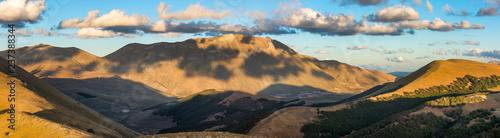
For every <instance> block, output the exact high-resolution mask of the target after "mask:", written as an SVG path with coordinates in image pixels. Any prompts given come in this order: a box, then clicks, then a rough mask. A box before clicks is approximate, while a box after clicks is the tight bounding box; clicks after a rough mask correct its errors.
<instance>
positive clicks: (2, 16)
mask: <svg viewBox="0 0 500 138" xmlns="http://www.w3.org/2000/svg"><path fill="white" fill-rule="evenodd" d="M46 7H47V6H46V5H45V1H27V0H5V1H2V2H0V23H1V24H10V23H14V24H16V27H19V28H21V27H24V25H25V23H36V22H37V21H38V20H40V19H41V18H42V17H41V16H40V15H41V14H42V13H43V11H45V9H46Z"/></svg>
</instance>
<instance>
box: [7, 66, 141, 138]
mask: <svg viewBox="0 0 500 138" xmlns="http://www.w3.org/2000/svg"><path fill="white" fill-rule="evenodd" d="M0 63H1V64H2V65H7V61H6V60H5V59H3V58H0ZM0 71H1V73H0V82H1V83H2V84H3V85H5V86H2V87H0V91H2V92H0V97H8V96H7V95H8V94H9V93H8V91H9V89H8V86H7V85H6V84H7V83H8V82H10V80H11V79H14V78H12V77H9V76H8V75H7V72H8V69H7V66H1V67H0ZM16 71H17V76H18V77H17V79H15V80H16V87H15V88H16V91H17V93H16V100H15V109H16V117H15V119H16V121H17V124H16V130H15V131H12V130H10V129H4V128H2V129H0V130H1V134H2V136H9V137H96V136H101V137H136V136H139V135H140V134H138V133H137V132H135V131H132V130H130V129H128V128H126V127H123V126H122V125H120V124H118V123H116V122H113V121H112V120H110V119H108V118H106V117H104V116H102V115H101V114H99V113H97V112H95V111H93V110H92V109H90V108H88V107H86V106H84V105H82V104H80V103H79V102H77V101H75V100H73V99H72V98H70V97H68V96H66V95H65V94H63V93H61V92H60V91H58V90H57V89H55V88H54V87H52V86H51V85H49V84H47V83H46V82H44V81H41V80H39V79H38V78H36V77H34V76H33V75H31V74H30V73H28V72H26V71H25V70H24V69H22V68H19V67H17V68H16ZM10 104H11V103H10V102H8V101H7V99H5V100H0V119H2V120H7V118H9V116H10V113H9V112H8V111H10V110H9V105H10ZM0 125H1V126H2V127H4V126H5V128H6V126H7V125H8V122H7V121H0Z"/></svg>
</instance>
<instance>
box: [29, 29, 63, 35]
mask: <svg viewBox="0 0 500 138" xmlns="http://www.w3.org/2000/svg"><path fill="white" fill-rule="evenodd" d="M33 33H34V34H41V35H45V36H54V35H57V34H58V32H57V31H48V30H45V29H35V30H33Z"/></svg>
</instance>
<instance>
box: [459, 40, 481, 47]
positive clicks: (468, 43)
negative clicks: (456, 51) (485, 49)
mask: <svg viewBox="0 0 500 138" xmlns="http://www.w3.org/2000/svg"><path fill="white" fill-rule="evenodd" d="M463 43H464V44H465V45H476V46H479V45H481V43H479V41H478V42H476V43H474V42H473V41H471V40H465V41H464V42H463Z"/></svg>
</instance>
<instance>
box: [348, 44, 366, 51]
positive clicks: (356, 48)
mask: <svg viewBox="0 0 500 138" xmlns="http://www.w3.org/2000/svg"><path fill="white" fill-rule="evenodd" d="M347 49H349V50H363V49H368V46H367V45H358V46H349V47H348V48H347Z"/></svg>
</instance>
